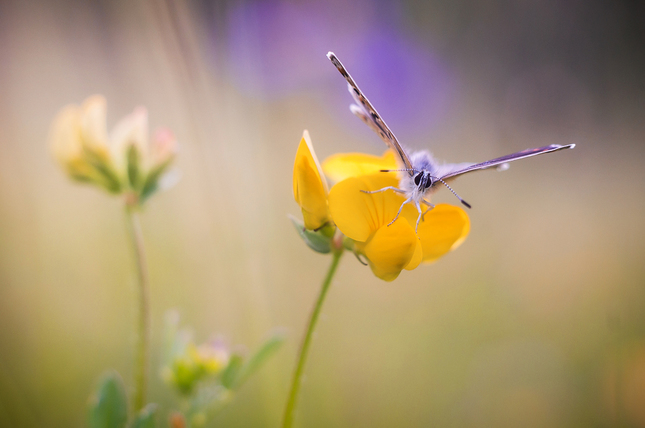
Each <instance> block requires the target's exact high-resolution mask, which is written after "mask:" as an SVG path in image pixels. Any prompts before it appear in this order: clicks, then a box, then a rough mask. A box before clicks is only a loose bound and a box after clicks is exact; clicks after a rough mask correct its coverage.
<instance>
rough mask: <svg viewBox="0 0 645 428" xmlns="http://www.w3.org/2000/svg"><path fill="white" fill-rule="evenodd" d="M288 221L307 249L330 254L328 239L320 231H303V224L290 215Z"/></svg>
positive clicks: (329, 239)
mask: <svg viewBox="0 0 645 428" xmlns="http://www.w3.org/2000/svg"><path fill="white" fill-rule="evenodd" d="M289 219H290V220H291V223H293V225H294V227H295V228H296V230H297V231H298V235H300V237H301V238H302V240H303V241H305V243H306V244H307V245H308V246H309V248H311V249H312V250H314V251H316V252H318V253H322V254H327V253H329V252H331V238H330V237H328V236H325V235H323V234H322V232H321V231H317V232H316V231H313V230H307V229H305V225H304V223H303V222H301V221H300V220H298V219H297V218H295V217H293V216H291V215H290V216H289Z"/></svg>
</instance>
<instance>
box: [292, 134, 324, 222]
mask: <svg viewBox="0 0 645 428" xmlns="http://www.w3.org/2000/svg"><path fill="white" fill-rule="evenodd" d="M327 194H328V190H327V182H326V181H325V177H324V176H323V175H322V172H321V169H320V165H319V164H318V159H316V155H315V153H314V149H313V146H312V144H311V140H310V138H309V133H308V132H307V131H305V132H304V133H303V135H302V139H301V140H300V145H299V146H298V151H297V152H296V161H295V163H294V166H293V195H294V198H295V200H296V202H297V203H298V205H300V208H301V209H302V217H303V220H304V222H305V227H306V228H307V229H309V230H315V229H318V228H320V227H322V226H323V225H324V224H325V223H327V222H328V221H329V220H330V218H329V208H328V207H327Z"/></svg>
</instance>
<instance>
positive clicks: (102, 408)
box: [88, 371, 128, 428]
mask: <svg viewBox="0 0 645 428" xmlns="http://www.w3.org/2000/svg"><path fill="white" fill-rule="evenodd" d="M89 405H90V406H89V407H90V408H89V421H88V425H89V427H90V428H123V427H125V424H126V422H127V419H128V409H127V398H126V396H125V387H124V386H123V381H122V380H121V377H120V376H119V374H118V373H117V372H115V371H111V372H108V373H106V374H104V375H103V377H102V378H101V381H100V382H99V386H98V388H97V389H96V391H95V392H94V394H93V395H92V396H91V397H90V403H89Z"/></svg>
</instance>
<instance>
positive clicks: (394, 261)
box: [356, 218, 420, 281]
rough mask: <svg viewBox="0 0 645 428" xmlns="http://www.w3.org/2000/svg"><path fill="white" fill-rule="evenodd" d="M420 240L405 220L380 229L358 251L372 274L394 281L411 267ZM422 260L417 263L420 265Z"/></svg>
mask: <svg viewBox="0 0 645 428" xmlns="http://www.w3.org/2000/svg"><path fill="white" fill-rule="evenodd" d="M418 241H419V240H418V239H417V236H416V234H415V233H414V228H412V226H410V223H408V221H407V220H406V219H404V218H400V219H398V220H397V221H395V222H394V223H392V224H391V225H390V226H387V225H385V226H382V227H380V228H379V229H378V230H377V231H376V232H375V233H374V234H373V235H372V237H371V238H370V239H369V241H367V242H366V243H364V244H362V243H360V244H358V245H357V247H356V248H357V250H358V251H359V252H361V253H363V254H364V255H365V257H366V258H367V260H368V262H369V265H370V268H372V272H373V273H374V275H376V276H377V277H378V278H381V279H383V280H385V281H393V280H395V279H396V277H398V276H399V274H400V273H401V270H403V269H404V268H406V266H408V265H410V262H411V260H412V259H413V257H414V255H415V253H416V252H417V247H418V246H419V242H418ZM419 261H420V260H417V261H416V264H417V265H418V264H419Z"/></svg>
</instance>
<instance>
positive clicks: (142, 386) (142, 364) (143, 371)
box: [126, 202, 150, 414]
mask: <svg viewBox="0 0 645 428" xmlns="http://www.w3.org/2000/svg"><path fill="white" fill-rule="evenodd" d="M137 208H138V205H137V203H136V202H132V203H128V202H126V214H127V220H128V229H129V231H130V236H131V238H132V243H133V245H134V253H135V259H136V265H137V272H138V279H139V281H138V282H139V313H138V315H139V318H138V320H137V333H138V335H137V339H138V341H137V350H136V360H135V367H134V387H135V389H134V397H133V410H134V412H135V414H136V413H138V412H139V410H141V409H142V408H143V406H144V405H145V403H146V388H147V383H148V360H149V355H150V297H149V295H150V285H149V279H148V265H147V263H146V251H145V246H144V243H143V234H142V233H141V224H140V222H139V214H138V212H137Z"/></svg>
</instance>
